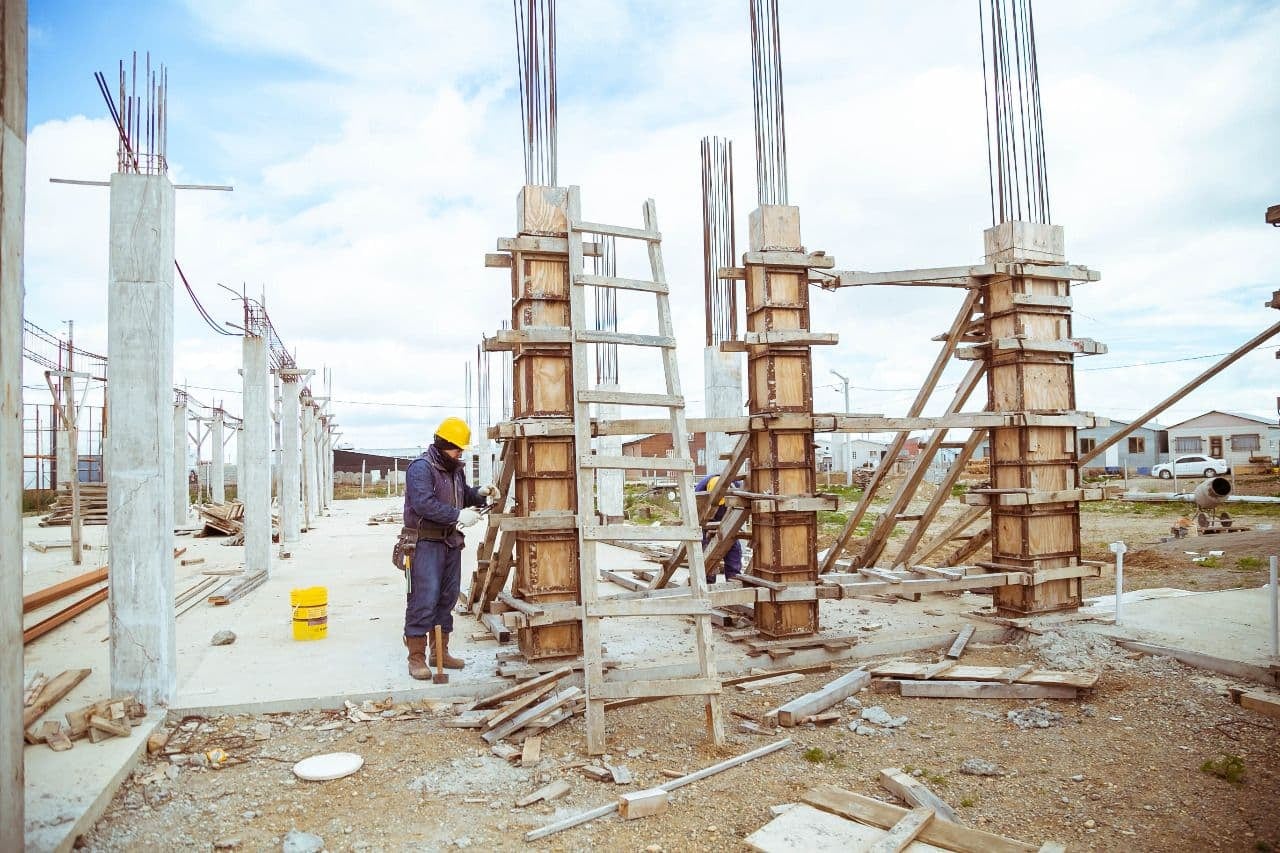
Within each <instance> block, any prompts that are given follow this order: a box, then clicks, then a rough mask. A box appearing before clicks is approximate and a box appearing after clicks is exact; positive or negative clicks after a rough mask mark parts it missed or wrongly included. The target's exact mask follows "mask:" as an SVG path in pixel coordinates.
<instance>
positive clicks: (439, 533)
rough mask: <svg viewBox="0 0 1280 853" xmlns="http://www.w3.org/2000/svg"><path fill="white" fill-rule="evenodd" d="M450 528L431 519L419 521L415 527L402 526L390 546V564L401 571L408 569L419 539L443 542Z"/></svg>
mask: <svg viewBox="0 0 1280 853" xmlns="http://www.w3.org/2000/svg"><path fill="white" fill-rule="evenodd" d="M450 530H452V528H450V527H445V526H444V525H443V524H436V523H435V522H432V521H425V520H424V521H421V522H419V523H418V526H417V527H402V528H400V535H399V536H397V537H396V543H395V545H393V546H392V548H391V565H393V566H395V567H396V568H397V569H399V570H400V571H402V572H407V571H409V566H410V564H411V563H412V562H413V552H414V551H416V550H417V549H418V540H419V539H429V540H430V541H432V542H443V541H445V538H446V537H447V536H448V535H449V532H450Z"/></svg>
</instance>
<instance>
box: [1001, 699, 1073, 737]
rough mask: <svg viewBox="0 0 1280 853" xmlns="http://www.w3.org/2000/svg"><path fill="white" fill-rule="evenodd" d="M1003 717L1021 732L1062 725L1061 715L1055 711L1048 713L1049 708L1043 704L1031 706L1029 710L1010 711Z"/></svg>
mask: <svg viewBox="0 0 1280 853" xmlns="http://www.w3.org/2000/svg"><path fill="white" fill-rule="evenodd" d="M1005 717H1006V719H1008V721H1009V722H1011V723H1013V724H1014V725H1015V726H1017V727H1018V728H1020V729H1022V730H1023V731H1026V730H1027V729H1047V728H1049V727H1050V726H1059V725H1062V715H1061V714H1059V713H1058V712H1057V711H1050V710H1049V706H1048V705H1046V704H1044V703H1043V702H1041V703H1040V704H1039V705H1032V706H1031V707H1030V708H1021V709H1019V710H1017V711H1010V712H1008V714H1006V715H1005Z"/></svg>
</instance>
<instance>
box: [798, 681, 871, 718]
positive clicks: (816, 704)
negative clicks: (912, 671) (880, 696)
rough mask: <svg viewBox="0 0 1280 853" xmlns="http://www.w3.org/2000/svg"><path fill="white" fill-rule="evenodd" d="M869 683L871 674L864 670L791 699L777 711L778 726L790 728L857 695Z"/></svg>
mask: <svg viewBox="0 0 1280 853" xmlns="http://www.w3.org/2000/svg"><path fill="white" fill-rule="evenodd" d="M870 683H871V673H869V672H867V671H866V670H865V669H855V670H853V671H852V672H847V673H845V674H844V675H842V676H840V677H839V678H837V679H835V680H834V681H832V682H830V683H828V684H826V685H825V686H823V687H821V688H820V689H818V690H815V691H813V692H812V693H806V694H805V695H803V696H800V697H797V698H795V699H792V700H791V701H790V702H788V703H786V704H785V705H783V706H782V707H781V708H779V709H778V725H780V726H786V727H791V726H795V725H797V724H798V723H799V721H800V720H801V719H803V718H804V717H808V716H811V715H813V714H817V713H818V712H820V711H825V710H826V709H828V708H830V707H831V706H832V705H835V704H836V703H837V702H841V701H843V700H844V699H847V698H848V697H850V696H852V695H853V694H855V693H857V692H858V691H859V690H861V689H862V688H864V687H866V686H867V685H868V684H870Z"/></svg>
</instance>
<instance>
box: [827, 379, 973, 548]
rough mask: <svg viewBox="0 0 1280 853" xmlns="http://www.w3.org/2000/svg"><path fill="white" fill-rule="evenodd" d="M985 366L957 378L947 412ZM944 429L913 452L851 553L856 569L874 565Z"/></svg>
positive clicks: (944, 434) (960, 403) (960, 401)
mask: <svg viewBox="0 0 1280 853" xmlns="http://www.w3.org/2000/svg"><path fill="white" fill-rule="evenodd" d="M975 368H976V369H975ZM985 370H986V367H985V365H982V364H980V363H975V364H974V365H973V367H970V368H969V372H968V373H966V374H965V376H964V378H963V379H961V380H960V387H958V388H956V393H955V395H954V396H953V397H952V398H951V404H950V405H949V406H948V407H947V414H951V413H954V412H958V411H960V409H961V408H963V407H964V404H965V402H966V401H967V400H968V399H969V395H970V394H972V393H973V389H974V388H975V387H977V384H978V380H979V379H981V378H982V376H983V374H984V372H985ZM947 431H948V430H947V428H946V427H943V428H941V429H936V430H934V431H933V434H932V435H931V436H930V437H929V443H928V444H926V445H925V446H924V448H923V449H921V451H920V453H919V455H917V456H916V459H915V462H914V463H913V464H912V467H911V470H910V471H909V472H908V473H907V477H906V479H905V480H903V481H902V484H901V485H899V486H898V490H897V492H895V493H894V496H893V498H892V499H891V500H890V501H889V506H888V508H887V509H885V511H884V514H883V515H881V516H880V518H879V519H877V521H876V523H875V526H874V527H872V529H871V535H870V536H868V537H867V541H866V543H864V544H863V546H862V551H861V552H860V553H858V554H857V555H855V556H854V558H853V563H852V565H853V568H855V569H858V568H861V567H863V566H870V565H874V564H875V561H876V560H877V559H879V557H880V554H881V553H882V552H883V551H884V547H885V545H886V544H888V541H889V535H890V534H891V533H892V532H893V528H894V527H895V526H896V525H897V523H898V516H899V515H901V514H902V512H903V510H905V509H906V507H907V504H908V503H910V502H911V498H912V497H914V496H915V493H916V489H918V488H919V487H920V483H921V482H923V481H924V475H925V474H926V473H927V472H928V470H929V463H930V462H932V461H933V457H934V456H935V455H937V453H938V449H939V448H941V447H942V442H943V441H944V440H945V439H946V437H947Z"/></svg>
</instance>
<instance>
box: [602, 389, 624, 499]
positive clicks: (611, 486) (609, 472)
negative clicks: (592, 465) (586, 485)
mask: <svg viewBox="0 0 1280 853" xmlns="http://www.w3.org/2000/svg"><path fill="white" fill-rule="evenodd" d="M600 390H601V391H617V390H619V389H618V384H617V383H616V382H605V383H602V384H601V385H600ZM596 417H597V418H599V419H600V420H617V419H618V418H620V417H622V407H621V406H619V405H617V404H616V403H600V404H598V405H597V406H596ZM596 452H597V453H599V454H600V455H601V456H621V455H622V436H620V435H602V436H600V437H598V438H597V439H596ZM626 479H627V474H626V472H625V471H620V470H618V469H617V468H600V469H597V470H596V509H597V510H599V512H600V515H602V516H603V517H604V522H605V524H609V523H610V522H615V521H621V520H622V516H623V508H622V507H623V501H622V492H623V488H622V487H623V484H624V483H625V482H626Z"/></svg>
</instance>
